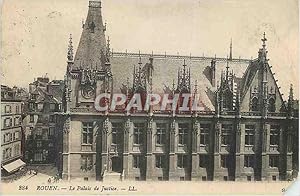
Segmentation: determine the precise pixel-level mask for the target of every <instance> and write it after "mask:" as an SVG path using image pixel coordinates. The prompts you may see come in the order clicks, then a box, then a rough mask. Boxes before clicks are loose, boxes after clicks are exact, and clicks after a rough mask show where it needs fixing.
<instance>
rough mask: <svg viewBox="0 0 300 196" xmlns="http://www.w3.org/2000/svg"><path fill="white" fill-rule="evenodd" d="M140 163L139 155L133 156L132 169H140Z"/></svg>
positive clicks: (140, 157)
mask: <svg viewBox="0 0 300 196" xmlns="http://www.w3.org/2000/svg"><path fill="white" fill-rule="evenodd" d="M141 161H142V156H141V155H133V168H140V167H141Z"/></svg>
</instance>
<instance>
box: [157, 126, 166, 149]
mask: <svg viewBox="0 0 300 196" xmlns="http://www.w3.org/2000/svg"><path fill="white" fill-rule="evenodd" d="M165 142H166V124H157V126H156V143H157V144H165Z"/></svg>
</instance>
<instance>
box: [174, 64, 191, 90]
mask: <svg viewBox="0 0 300 196" xmlns="http://www.w3.org/2000/svg"><path fill="white" fill-rule="evenodd" d="M182 66H183V69H180V68H179V69H178V81H177V92H182V93H188V92H191V73H190V69H187V68H186V66H187V65H186V63H185V59H184V60H183V65H182Z"/></svg>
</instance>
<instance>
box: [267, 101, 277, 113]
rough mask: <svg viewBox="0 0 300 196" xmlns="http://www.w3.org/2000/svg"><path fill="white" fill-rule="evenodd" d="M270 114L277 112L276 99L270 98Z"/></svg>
mask: <svg viewBox="0 0 300 196" xmlns="http://www.w3.org/2000/svg"><path fill="white" fill-rule="evenodd" d="M268 110H269V112H275V110H276V107H275V100H274V98H270V99H269V108H268Z"/></svg>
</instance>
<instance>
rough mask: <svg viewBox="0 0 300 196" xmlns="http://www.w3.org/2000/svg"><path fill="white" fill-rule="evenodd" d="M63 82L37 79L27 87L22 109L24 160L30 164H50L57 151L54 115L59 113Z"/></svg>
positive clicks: (57, 120)
mask: <svg viewBox="0 0 300 196" xmlns="http://www.w3.org/2000/svg"><path fill="white" fill-rule="evenodd" d="M63 86H64V81H62V80H53V81H50V80H49V78H48V77H38V78H37V79H36V80H35V81H34V82H32V83H30V84H29V97H28V99H27V100H26V104H25V107H24V113H25V116H24V118H23V132H24V139H25V141H24V146H25V152H24V158H25V159H24V160H25V161H26V163H30V164H54V163H56V161H58V159H57V154H58V153H59V151H60V147H59V145H58V144H59V143H58V141H59V138H58V136H60V134H59V133H60V132H61V129H60V130H59V129H58V127H60V126H59V124H58V123H57V122H59V119H57V118H56V113H58V112H61V111H62V95H63V89H64V87H63Z"/></svg>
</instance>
